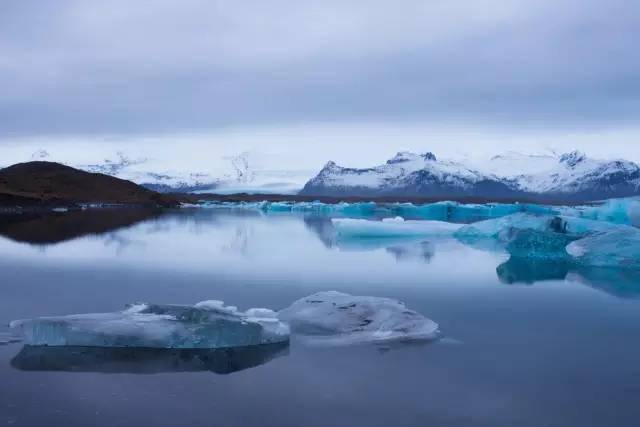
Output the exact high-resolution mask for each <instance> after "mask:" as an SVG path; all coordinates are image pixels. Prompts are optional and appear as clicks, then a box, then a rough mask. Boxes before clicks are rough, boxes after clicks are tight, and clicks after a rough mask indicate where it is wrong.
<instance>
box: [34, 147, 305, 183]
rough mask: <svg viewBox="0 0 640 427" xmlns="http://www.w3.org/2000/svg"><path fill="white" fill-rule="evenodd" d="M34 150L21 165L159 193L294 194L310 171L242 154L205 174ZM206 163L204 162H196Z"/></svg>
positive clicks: (214, 163)
mask: <svg viewBox="0 0 640 427" xmlns="http://www.w3.org/2000/svg"><path fill="white" fill-rule="evenodd" d="M52 153H53V154H50V152H48V151H46V150H42V149H38V150H36V151H35V152H34V153H33V154H31V155H30V157H27V158H25V160H24V161H31V160H43V159H46V160H50V161H55V162H59V163H63V164H66V165H68V166H72V167H75V168H77V169H82V170H85V171H88V172H95V173H102V174H106V175H111V176H114V177H117V178H121V179H126V180H129V181H133V182H135V183H137V184H140V185H142V186H144V187H147V188H149V189H151V190H155V191H160V192H193V193H208V192H216V193H221V194H229V193H245V192H246V193H279V194H295V193H297V192H298V191H300V189H301V188H302V187H303V186H304V184H305V182H306V181H307V180H308V179H309V178H310V177H311V176H312V175H313V171H308V170H296V169H276V168H274V167H273V166H274V165H273V163H274V162H265V161H264V158H263V157H262V156H261V155H260V154H257V153H251V152H242V153H239V154H236V155H230V156H229V155H227V156H220V157H218V158H212V159H211V160H210V162H209V163H210V166H209V167H207V168H206V169H205V170H197V169H195V168H194V169H191V168H189V169H187V168H186V167H184V166H182V168H179V167H176V166H174V162H172V161H171V160H170V159H169V160H167V159H164V160H163V159H157V158H149V157H144V156H134V155H131V153H125V152H123V151H116V152H115V154H112V155H108V156H105V157H104V158H103V159H102V160H100V161H90V162H87V161H86V160H85V161H84V162H83V161H73V160H71V161H69V160H70V159H69V158H68V157H66V156H65V157H63V158H60V157H59V156H56V154H55V152H52ZM200 163H201V164H202V163H206V162H200Z"/></svg>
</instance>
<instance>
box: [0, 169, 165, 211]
mask: <svg viewBox="0 0 640 427" xmlns="http://www.w3.org/2000/svg"><path fill="white" fill-rule="evenodd" d="M77 203H113V204H135V205H159V206H173V205H176V204H177V201H176V199H175V198H173V197H171V196H165V195H162V194H160V193H156V192H155V191H151V190H148V189H146V188H143V187H141V186H139V185H137V184H135V183H133V182H131V181H126V180H123V179H119V178H115V177H112V176H109V175H104V174H100V173H90V172H85V171H82V170H78V169H74V168H72V167H69V166H65V165H62V164H60V163H53V162H27V163H18V164H15V165H13V166H9V167H7V168H4V169H2V170H0V205H13V206H15V205H18V206H33V205H36V206H37V205H43V206H51V205H73V204H77Z"/></svg>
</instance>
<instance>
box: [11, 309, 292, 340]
mask: <svg viewBox="0 0 640 427" xmlns="http://www.w3.org/2000/svg"><path fill="white" fill-rule="evenodd" d="M10 327H11V329H12V330H13V332H14V333H16V334H17V335H19V336H20V337H22V338H23V341H24V343H25V344H28V345H35V346H40V345H48V346H87V347H140V348H174V349H198V348H199V349H202V348H208V349H211V348H228V347H243V346H251V345H259V344H272V343H279V342H287V341H288V340H289V327H288V326H287V325H285V324H284V323H282V322H280V321H279V320H278V319H277V317H276V313H275V312H273V311H271V310H268V309H249V310H247V311H246V312H240V311H238V309H237V308H236V307H233V306H224V304H223V303H222V302H221V301H204V302H201V303H198V304H196V305H194V306H186V305H155V304H136V305H132V306H130V307H129V308H127V309H125V310H124V311H120V312H115V313H95V314H77V315H70V316H59V317H41V318H36V319H30V320H17V321H13V322H11V324H10Z"/></svg>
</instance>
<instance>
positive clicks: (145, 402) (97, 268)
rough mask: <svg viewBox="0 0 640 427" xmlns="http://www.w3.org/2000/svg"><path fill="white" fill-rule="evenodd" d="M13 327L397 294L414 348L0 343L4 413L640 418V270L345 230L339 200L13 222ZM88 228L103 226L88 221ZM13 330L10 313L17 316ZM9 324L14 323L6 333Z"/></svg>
mask: <svg viewBox="0 0 640 427" xmlns="http://www.w3.org/2000/svg"><path fill="white" fill-rule="evenodd" d="M4 222H5V224H4V225H2V227H1V228H0V234H2V236H4V237H2V238H0V268H1V271H2V273H1V276H0V277H1V278H0V324H2V325H5V324H6V323H7V322H8V321H10V320H13V319H18V318H28V317H35V316H43V315H64V314H71V313H85V312H101V311H115V310H119V309H121V308H122V307H123V306H124V305H125V304H127V303H131V302H137V301H146V302H154V303H184V304H191V303H194V302H197V301H201V300H206V299H221V300H224V301H225V302H227V303H229V304H233V305H237V306H239V307H240V308H241V309H243V308H248V307H269V308H273V309H278V308H282V307H285V306H287V305H288V304H290V303H291V302H292V301H293V300H295V299H298V298H300V297H303V296H305V295H309V294H311V293H314V292H316V291H321V290H339V291H343V292H348V293H352V294H356V295H375V296H385V297H390V298H396V299H399V300H402V301H404V302H406V303H407V305H408V306H409V307H410V308H412V309H414V310H416V311H419V312H421V313H422V314H424V315H426V316H427V317H429V318H431V319H433V320H435V321H436V322H438V323H439V324H440V327H441V330H442V332H443V333H444V335H445V338H444V339H442V340H441V341H439V342H436V343H431V344H424V345H410V346H398V345H396V346H391V347H379V346H359V347H346V348H310V347H306V346H304V345H303V344H301V343H299V342H296V341H295V340H294V341H293V342H292V343H291V345H290V347H288V348H282V347H277V348H266V349H261V350H256V349H237V350H234V351H217V352H204V353H203V352H191V353H189V352H187V353H184V352H182V353H180V352H159V351H148V350H147V351H135V350H127V349H124V350H122V349H121V350H99V349H93V350H91V349H53V348H52V349H34V348H28V347H27V348H24V349H23V348H22V346H21V345H20V344H15V343H14V344H8V345H0V424H2V423H8V424H15V425H79V426H86V425H132V424H134V423H136V424H137V423H147V424H148V425H154V426H156V425H168V426H169V425H172V426H173V425H214V424H217V425H225V426H233V425H238V426H252V425H255V426H264V425H274V426H300V425H305V426H316V425H317V426H327V425H362V426H365V425H366V426H378V425H379V426H389V425H393V426H403V425H416V426H423V425H435V426H468V425H478V426H514V425H518V426H536V427H538V426H607V425H615V426H635V425H637V420H638V419H640V405H638V403H639V402H640V363H638V361H639V360H640V280H639V279H638V275H637V274H635V273H630V272H623V271H612V270H604V269H582V270H579V271H575V270H572V269H571V268H569V267H567V266H565V265H562V264H553V263H541V262H539V261H538V262H537V263H532V262H523V261H517V260H509V259H508V258H509V257H508V255H506V254H504V253H502V252H499V251H495V250H490V249H491V248H476V247H470V246H466V245H463V244H461V243H459V242H457V241H455V240H447V239H435V240H420V239H418V240H371V239H368V240H363V241H350V242H341V241H337V240H336V239H335V237H334V236H333V235H332V233H331V222H330V220H329V219H328V218H327V217H324V216H313V215H307V216H305V215H303V214H290V213H284V214H269V215H265V214H263V213H260V212H251V211H246V212H244V211H236V212H230V211H223V210H199V209H193V210H188V209H185V210H181V211H175V212H169V213H164V214H159V213H157V212H140V213H138V212H133V211H106V212H99V213H68V214H56V215H55V216H54V217H46V218H42V217H33V218H26V217H12V218H11V219H10V220H7V219H6V218H5V220H4ZM87 233H89V234H87ZM3 327H4V326H3ZM5 332H6V329H2V328H0V341H1V337H2V334H3V333H5Z"/></svg>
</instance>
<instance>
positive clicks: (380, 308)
mask: <svg viewBox="0 0 640 427" xmlns="http://www.w3.org/2000/svg"><path fill="white" fill-rule="evenodd" d="M278 318H279V319H280V320H283V321H285V322H288V323H289V325H290V326H291V330H292V331H293V333H294V334H296V335H300V336H302V337H303V338H305V339H306V341H307V342H310V343H313V344H325V345H350V344H362V343H381V342H389V341H414V340H432V339H435V338H437V337H438V335H439V331H438V324H436V323H435V322H433V321H432V320H430V319H427V318H426V317H424V316H423V315H421V314H419V313H417V312H415V311H413V310H410V309H408V308H407V307H406V306H405V305H404V303H402V302H400V301H396V300H393V299H389V298H379V297H369V296H353V295H349V294H344V293H341V292H336V291H329V292H319V293H316V294H313V295H310V296H308V297H305V298H302V299H299V300H297V301H295V302H294V303H293V304H292V305H291V306H289V307H288V308H286V309H284V310H281V311H280V312H279V313H278Z"/></svg>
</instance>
